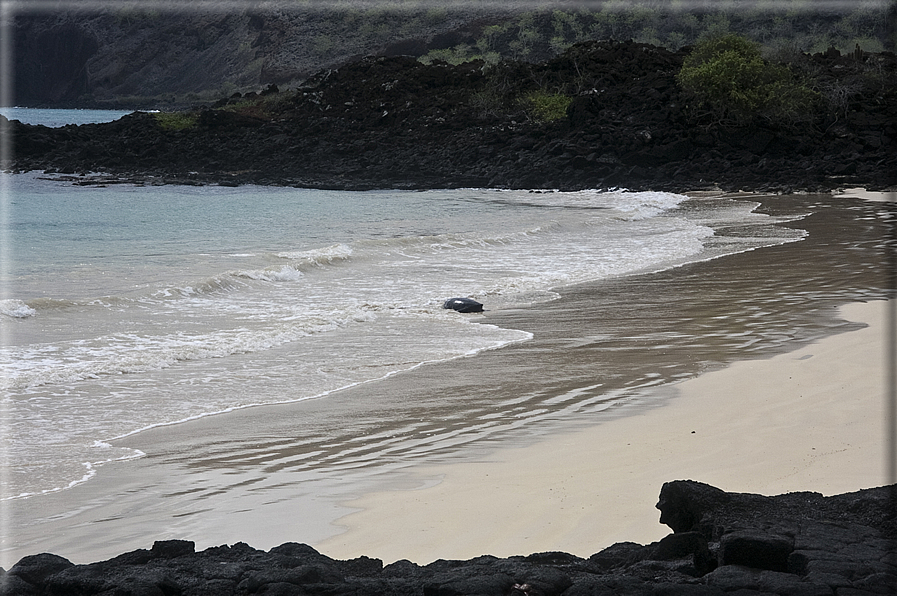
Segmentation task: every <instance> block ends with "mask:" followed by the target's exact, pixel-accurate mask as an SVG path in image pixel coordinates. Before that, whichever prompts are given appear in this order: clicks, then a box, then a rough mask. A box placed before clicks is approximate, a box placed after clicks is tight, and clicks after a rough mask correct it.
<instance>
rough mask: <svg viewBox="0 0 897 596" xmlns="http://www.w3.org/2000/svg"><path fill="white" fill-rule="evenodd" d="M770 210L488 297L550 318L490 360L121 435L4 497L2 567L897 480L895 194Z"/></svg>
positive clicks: (530, 324)
mask: <svg viewBox="0 0 897 596" xmlns="http://www.w3.org/2000/svg"><path fill="white" fill-rule="evenodd" d="M700 200H702V201H721V203H720V206H721V207H725V206H726V205H727V204H728V203H727V201H728V200H729V199H728V198H713V197H707V198H702V199H700ZM763 210H764V212H769V213H771V214H773V215H776V214H781V215H783V216H784V217H786V220H787V221H788V222H790V223H785V224H783V225H784V226H787V227H793V228H799V229H802V230H807V236H806V238H805V239H803V240H801V241H799V242H790V243H784V244H780V245H776V246H770V247H767V248H763V249H761V250H756V251H747V252H743V253H739V254H735V255H730V256H727V257H725V258H719V259H711V260H707V261H703V262H699V263H693V264H690V265H687V266H683V267H678V268H671V269H665V270H663V271H658V272H649V273H646V274H644V275H637V276H631V277H630V276H625V277H621V278H615V279H608V280H604V281H602V282H600V283H595V284H582V285H577V286H569V287H566V288H564V289H563V292H562V294H563V296H562V298H560V299H558V300H555V301H552V302H548V303H545V304H543V305H540V306H539V307H538V308H519V309H517V308H510V309H496V310H494V311H491V312H487V313H485V314H484V315H482V317H483V318H482V319H478V320H479V321H482V322H483V323H485V324H493V325H497V326H499V327H501V328H504V329H516V330H522V331H526V332H528V333H531V334H532V336H533V337H532V339H531V340H529V341H524V342H519V343H515V344H512V345H509V346H506V347H504V348H502V349H499V350H491V351H486V352H482V353H479V354H477V355H476V356H475V357H471V358H462V359H459V360H452V361H448V362H441V363H436V364H432V365H427V366H420V367H417V368H415V369H413V370H409V371H407V372H405V373H402V374H398V375H394V376H391V377H389V378H386V379H384V380H381V381H378V382H376V383H363V384H360V385H357V386H354V387H351V388H349V389H346V390H343V391H340V392H337V393H335V394H333V395H330V396H328V397H327V398H325V399H315V400H308V401H300V402H296V403H290V404H282V405H270V406H258V407H251V408H245V409H239V410H235V411H232V412H229V413H226V414H222V415H216V416H208V417H203V418H199V419H197V420H193V421H190V422H185V423H181V424H174V425H166V426H160V427H157V428H153V429H150V430H147V431H143V432H140V433H136V434H132V435H128V436H126V437H124V438H121V439H116V440H114V441H112V442H113V443H114V445H115V447H116V448H125V449H130V450H137V451H139V452H140V453H142V454H143V456H142V457H140V458H138V459H134V460H128V461H123V462H112V463H108V464H105V465H102V466H98V467H97V468H96V475H95V476H94V477H92V478H91V479H90V480H89V481H87V482H84V483H82V484H79V485H77V486H75V487H73V488H71V489H68V490H61V491H57V492H52V493H48V494H45V495H41V496H40V497H37V498H25V499H15V500H10V501H3V502H2V503H0V522H2V525H4V527H5V528H7V529H8V530H7V534H6V536H5V537H4V540H3V543H2V545H0V566H4V567H6V568H9V566H10V565H12V564H13V563H15V562H16V561H18V560H19V559H20V558H21V557H23V556H26V555H31V554H35V553H39V552H51V553H54V554H58V555H60V556H63V557H66V558H68V559H70V560H71V561H73V562H76V563H89V562H93V561H100V560H103V559H108V558H111V557H114V556H116V555H118V554H121V553H124V552H128V551H130V550H134V549H138V548H149V547H151V546H152V544H153V542H154V541H155V540H167V539H182V540H192V541H194V542H195V543H196V548H197V549H205V548H208V547H212V546H218V545H222V544H234V543H237V542H245V543H247V544H250V545H251V546H253V547H255V548H258V549H264V550H267V549H270V548H273V547H275V546H277V545H279V544H282V543H285V542H301V543H306V544H310V545H312V546H314V547H315V548H318V549H319V550H320V551H321V552H322V553H325V554H327V555H329V556H332V557H337V558H349V557H355V556H358V555H360V554H364V555H367V556H371V557H377V558H381V559H383V560H384V561H387V562H389V561H394V560H398V559H403V558H407V559H410V560H413V561H415V562H418V563H427V562H429V561H432V560H434V559H437V558H470V557H475V556H478V555H481V554H492V555H496V556H505V555H513V554H529V553H533V552H540V551H549V550H561V551H567V552H571V553H573V554H577V555H583V556H588V555H590V554H592V553H595V552H597V551H599V550H601V549H602V548H604V547H606V546H608V545H610V544H613V543H615V542H620V541H633V542H640V543H649V542H651V541H653V540H657V539H658V538H660V537H662V536H664V535H666V534H667V533H668V529H667V528H666V526H662V525H660V524H659V523H658V517H659V513H658V512H657V510H656V509H654V505H655V503H656V500H657V495H658V494H659V492H660V488H661V486H662V484H663V483H664V482H666V481H669V480H676V479H693V480H698V481H702V482H706V483H709V484H713V485H716V486H718V487H720V488H722V489H723V490H726V491H745V492H758V493H763V494H776V493H782V492H786V491H793V490H811V491H818V492H822V493H824V494H835V493H842V492H847V491H852V490H857V489H860V488H866V487H872V486H878V485H881V484H884V483H885V482H886V481H887V478H886V474H885V468H884V455H883V454H884V446H885V437H886V436H887V435H886V429H885V422H884V421H885V419H886V416H885V406H884V403H883V393H884V373H885V369H886V367H885V362H884V357H885V350H884V345H885V335H886V331H887V330H886V327H887V325H886V317H885V315H886V309H885V306H884V305H885V302H884V301H883V298H884V297H885V296H886V295H887V294H886V293H885V291H884V290H883V288H882V285H881V284H882V283H883V282H884V281H885V280H886V275H884V267H885V266H886V260H885V259H883V256H882V255H883V253H882V251H881V250H880V240H881V238H882V237H883V234H884V231H883V228H882V227H880V226H878V225H872V224H870V222H873V223H874V222H875V219H876V210H875V207H874V203H871V202H869V201H858V200H856V199H855V198H847V197H845V198H838V197H831V196H826V195H807V196H799V195H794V196H787V197H771V198H769V199H768V200H764V205H763ZM806 213H813V215H812V216H810V217H806V218H799V219H797V220H794V221H792V220H791V219H788V218H791V217H794V216H795V215H797V216H800V215H801V214H806ZM761 219H762V216H761ZM748 231H749V229H745V228H742V227H734V228H732V229H725V230H721V231H720V233H719V235H718V236H717V237H716V240H717V241H718V242H721V243H725V242H727V241H729V239H730V238H731V237H733V236H734V237H738V236H739V235H741V234H744V233H747V232H748ZM860 301H868V303H861V302H860ZM844 305H847V306H846V307H845V306H844ZM476 316H478V317H479V316H481V315H476Z"/></svg>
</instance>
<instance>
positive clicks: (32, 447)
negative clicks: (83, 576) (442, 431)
mask: <svg viewBox="0 0 897 596" xmlns="http://www.w3.org/2000/svg"><path fill="white" fill-rule="evenodd" d="M10 110H13V109H11V108H10V109H6V108H5V109H4V110H3V111H2V113H4V115H7V116H8V117H11V118H19V119H22V120H23V121H28V122H32V123H38V124H46V125H48V126H62V125H65V124H81V123H87V122H101V121H108V120H112V119H115V118H117V117H120V116H121V115H123V114H124V113H126V112H113V111H106V110H100V111H97V110H28V109H21V108H15V109H14V110H15V111H14V112H10ZM0 190H2V196H0V388H2V398H0V399H2V405H0V425H2V433H0V436H2V444H0V449H2V459H3V461H2V466H0V471H2V480H3V481H2V483H0V484H2V489H0V490H2V492H0V499H23V498H33V497H36V496H39V495H41V494H45V493H54V492H58V491H62V490H65V489H67V488H71V487H74V486H77V485H79V484H81V483H84V482H88V481H89V480H90V479H91V478H92V477H93V476H94V475H95V474H96V473H97V469H98V468H99V467H100V466H102V465H103V464H104V463H108V462H110V461H122V460H128V459H133V458H140V457H142V456H143V454H142V453H141V452H140V451H139V450H136V449H131V448H125V447H115V446H113V445H112V444H111V443H110V442H112V441H114V440H115V439H119V438H122V437H126V436H129V435H133V434H135V433H139V432H140V431H141V430H146V429H150V428H155V427H159V426H163V425H171V424H176V423H179V422H183V421H188V420H193V419H196V418H199V417H203V416H208V415H211V414H216V413H222V412H228V411H233V410H237V409H241V408H246V407H250V406H254V405H261V404H277V403H287V402H297V401H302V400H309V399H316V398H317V399H327V397H328V396H329V395H332V394H333V393H334V392H337V391H339V390H340V389H344V388H348V387H353V386H357V385H359V384H363V383H376V382H377V381H378V380H382V379H385V378H388V377H390V376H392V375H396V374H401V373H402V372H403V371H409V370H412V369H415V368H417V367H420V366H421V365H423V364H426V363H432V362H441V361H447V360H451V359H458V358H467V357H470V356H473V355H475V354H477V353H480V352H482V351H484V350H495V349H500V348H501V347H503V346H507V345H509V344H512V343H515V342H525V341H527V340H528V339H529V338H530V334H529V333H527V332H524V331H520V330H517V329H513V328H502V327H500V326H497V325H495V324H490V323H489V322H488V320H487V319H486V318H484V317H483V315H478V314H460V313H456V312H454V311H451V310H446V309H444V308H442V305H443V302H444V301H445V300H447V299H449V298H452V297H456V296H465V297H472V298H474V299H476V300H479V301H480V302H482V303H484V305H485V308H486V309H487V311H489V312H497V311H502V310H504V309H512V308H518V307H528V306H533V305H538V304H539V303H543V302H547V301H551V300H554V299H555V298H557V297H558V296H559V291H561V289H562V288H563V287H565V286H570V285H574V284H579V283H584V282H592V281H596V280H603V279H609V278H614V277H622V276H629V275H635V274H639V273H644V272H648V271H658V270H663V269H668V268H673V267H677V266H680V265H683V264H686V263H690V262H694V261H702V260H707V259H713V258H716V257H720V256H723V255H726V254H732V253H737V252H743V251H749V250H753V249H756V248H759V247H762V246H770V245H776V244H783V243H788V242H794V241H798V240H800V239H802V238H803V237H804V232H803V231H802V230H800V229H795V228H791V227H783V226H780V225H777V224H780V223H782V222H785V221H791V220H794V219H795V218H799V217H800V216H794V215H791V216H780V217H772V216H768V215H762V214H759V213H755V211H754V209H755V208H756V206H757V203H756V202H754V201H751V200H733V199H715V200H707V199H690V198H688V197H686V196H683V195H676V194H670V193H657V192H638V193H636V192H626V191H617V192H598V191H582V192H569V193H567V192H563V193H562V192H527V191H499V190H483V189H460V190H431V191H425V192H415V191H393V190H383V191H368V192H339V191H320V190H308V189H297V188H283V187H254V186H244V187H239V188H229V187H218V186H205V187H193V186H186V187H181V186H134V185H109V186H106V187H98V186H83V185H78V184H74V183H73V182H72V181H71V180H65V179H54V178H53V177H51V176H44V175H42V174H40V173H36V172H32V173H28V174H18V175H7V174H4V175H2V177H0ZM592 399H594V398H592ZM534 407H535V406H534Z"/></svg>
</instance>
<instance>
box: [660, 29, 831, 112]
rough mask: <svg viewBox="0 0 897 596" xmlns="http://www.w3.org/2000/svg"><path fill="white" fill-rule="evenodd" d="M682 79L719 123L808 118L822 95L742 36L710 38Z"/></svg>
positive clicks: (701, 45)
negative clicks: (769, 60)
mask: <svg viewBox="0 0 897 596" xmlns="http://www.w3.org/2000/svg"><path fill="white" fill-rule="evenodd" d="M676 79H677V81H678V83H679V84H680V85H681V86H682V88H683V89H685V90H686V91H687V92H689V93H690V94H691V95H692V96H693V97H694V98H695V99H696V101H697V102H699V103H700V104H702V105H703V106H705V107H706V108H707V109H709V110H710V112H711V113H712V115H713V116H714V117H715V118H716V119H718V120H719V121H729V122H733V123H746V122H749V121H751V120H755V119H764V120H767V121H770V122H774V123H778V124H792V123H795V122H799V121H801V120H806V119H808V118H809V117H810V114H811V113H812V108H813V106H814V104H815V103H816V102H817V100H818V99H819V94H818V93H817V92H815V91H813V90H812V89H810V88H809V87H808V86H807V85H806V84H804V83H803V82H801V81H800V80H798V79H797V78H796V77H795V76H794V74H793V73H792V72H791V70H790V69H789V68H788V67H787V66H784V65H779V64H772V63H770V62H767V61H766V60H764V59H763V58H762V56H761V54H760V46H759V45H758V44H756V43H753V42H751V41H748V40H747V39H745V38H743V37H741V36H738V35H733V34H729V35H722V36H720V37H714V38H707V39H704V40H702V41H700V42H698V44H697V45H696V46H695V48H694V50H692V52H691V53H690V54H689V55H688V56H687V57H686V58H685V60H684V62H683V64H682V70H681V71H680V72H679V74H678V75H677V76H676Z"/></svg>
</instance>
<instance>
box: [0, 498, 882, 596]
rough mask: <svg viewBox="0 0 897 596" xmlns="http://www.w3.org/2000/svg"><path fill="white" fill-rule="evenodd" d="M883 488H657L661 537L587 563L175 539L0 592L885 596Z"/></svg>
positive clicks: (36, 568)
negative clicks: (408, 556) (409, 556)
mask: <svg viewBox="0 0 897 596" xmlns="http://www.w3.org/2000/svg"><path fill="white" fill-rule="evenodd" d="M895 490H897V486H890V487H882V488H874V489H867V490H861V491H858V492H854V493H847V494H843V495H837V496H831V497H823V496H822V495H820V494H818V493H811V492H801V493H789V494H784V495H779V496H775V497H767V496H761V495H756V494H745V493H728V492H724V491H722V490H720V489H718V488H715V487H712V486H709V485H707V484H702V483H699V482H694V481H690V480H688V481H674V482H668V483H666V484H664V485H663V487H662V489H661V492H660V498H659V502H658V503H657V508H658V509H660V512H661V515H660V522H661V523H664V524H666V525H667V526H669V527H670V528H671V529H672V530H673V533H672V534H669V535H667V536H666V537H665V538H663V539H661V540H660V541H658V542H655V543H652V544H649V545H639V544H635V543H632V542H624V543H618V544H614V545H613V546H610V547H609V548H606V549H604V550H602V551H600V552H598V553H596V554H594V555H592V556H590V557H589V558H580V557H576V556H573V555H570V554H566V553H562V552H545V553H536V554H531V555H528V556H514V557H509V558H507V559H499V558H496V557H492V556H488V555H484V556H481V557H477V558H475V559H471V560H468V561H449V560H438V561H435V562H433V563H430V564H428V565H418V564H415V563H412V562H410V561H407V560H402V561H397V562H395V563H391V564H389V565H386V566H384V565H383V562H382V561H380V560H379V559H374V558H369V557H367V556H362V557H359V558H356V559H352V560H334V559H332V558H330V557H327V556H326V555H324V554H321V553H319V552H317V551H316V550H315V549H313V548H312V547H310V546H307V545H304V544H298V543H287V544H282V545H280V546H278V547H275V548H272V549H271V550H269V551H267V552H265V551H260V550H256V549H254V548H252V547H251V546H249V545H247V544H243V543H238V544H234V545H230V546H228V545H222V546H217V547H212V548H208V549H206V550H203V551H201V552H196V551H195V547H194V543H193V542H189V541H182V540H168V541H159V542H156V543H155V544H153V546H152V548H151V549H149V550H145V549H141V550H136V551H132V552H129V553H124V554H122V555H119V556H117V557H115V558H113V559H109V560H108V561H103V562H97V563H92V564H88V565H74V564H72V563H71V562H70V561H68V560H67V559H65V558H63V557H59V556H57V555H52V554H46V553H45V554H38V555H32V556H28V557H25V558H23V559H22V560H20V561H19V562H18V563H16V564H15V565H14V566H13V567H12V568H11V569H10V570H9V571H8V572H2V573H0V595H2V596H7V595H9V596H12V595H17V596H31V595H34V596H38V595H50V594H80V595H83V596H89V595H94V594H97V595H99V594H146V595H150V594H153V595H166V596H167V595H175V594H177V595H182V596H194V595H195V596H199V595H212V594H214V595H216V596H220V595H224V594H247V595H248V594H278V595H283V596H287V595H294V594H295V595H300V594H303V595H304V594H329V595H343V594H346V595H348V594H365V595H368V596H375V595H380V594H383V595H386V594H394V595H402V594H407V595H412V594H414V595H420V594H423V595H425V596H474V595H482V596H491V595H495V596H509V595H513V596H586V595H588V596H600V595H611V594H614V595H633V596H636V595H638V596H642V595H645V596H647V595H660V594H663V595H674V594H682V595H686V594H688V595H695V596H722V595H724V594H745V595H746V594H758V595H760V594H776V595H780V596H791V595H806V596H817V595H818V596H834V595H838V596H847V595H850V596H864V595H870V596H871V595H872V594H893V593H894V590H895V588H897V564H895V560H894V549H893V545H894V539H895V538H897V520H895V508H894V503H895V501H894V498H895ZM372 554H374V553H372Z"/></svg>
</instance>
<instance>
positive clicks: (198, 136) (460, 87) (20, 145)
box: [4, 41, 897, 192]
mask: <svg viewBox="0 0 897 596" xmlns="http://www.w3.org/2000/svg"><path fill="white" fill-rule="evenodd" d="M689 50H690V48H683V49H681V50H679V51H676V52H672V51H669V50H667V49H664V48H660V47H656V46H653V45H648V44H642V43H636V42H632V41H627V42H614V41H604V42H585V43H582V44H577V45H575V46H572V47H571V48H569V49H568V50H567V51H565V52H564V53H563V54H561V55H560V56H558V57H556V58H552V59H550V60H546V61H543V62H539V63H528V62H520V61H503V62H499V63H497V64H495V65H488V64H485V63H484V62H483V61H479V60H475V61H471V62H465V63H462V64H459V65H451V64H448V63H445V62H438V61H437V62H433V63H432V64H423V63H421V62H420V61H418V60H415V59H414V58H411V57H407V56H396V57H385V56H381V57H367V58H362V59H359V60H357V61H354V62H351V63H348V64H346V65H344V66H342V67H340V68H339V69H327V70H322V71H320V72H318V73H317V74H315V75H314V76H311V77H310V78H308V79H307V80H306V81H304V82H303V84H301V85H300V86H299V87H297V88H295V89H291V90H288V89H283V90H281V89H279V88H278V87H277V86H276V85H268V86H267V87H265V88H263V89H258V91H259V93H256V92H252V93H245V94H240V93H234V94H232V95H231V96H229V97H224V98H221V99H220V100H218V101H217V102H214V103H212V104H209V105H207V106H203V107H202V108H200V109H195V110H186V111H182V112H170V113H164V112H163V113H142V112H138V113H135V114H132V115H130V116H126V117H124V118H122V119H120V120H118V121H116V122H113V123H108V124H97V125H83V126H66V127H63V128H60V129H50V128H46V127H42V126H31V125H25V124H21V123H18V122H15V121H14V122H12V123H11V124H10V132H11V133H12V137H13V139H14V147H13V149H14V157H13V159H12V161H11V162H9V163H6V164H4V166H5V167H6V168H9V169H12V170H13V171H26V170H44V171H46V172H48V173H56V174H66V175H67V174H79V173H88V172H103V173H106V174H110V175H111V176H107V177H100V178H97V177H94V178H92V179H84V180H81V181H80V182H82V183H111V182H116V181H129V182H137V183H144V184H160V183H166V182H176V183H188V184H191V183H192V184H201V183H220V184H226V185H238V184H245V183H254V184H281V185H292V186H301V187H310V188H337V189H370V188H457V187H494V188H533V189H537V188H559V189H580V188H613V187H625V188H630V189H633V190H636V189H653V190H671V191H684V190H697V189H704V188H720V189H723V190H732V191H737V190H754V191H768V192H776V191H781V192H787V191H795V190H806V191H825V190H831V189H834V188H841V187H845V186H857V185H862V186H867V187H869V188H871V189H885V188H891V187H894V186H897V146H895V145H897V84H895V83H894V81H895V80H897V57H895V55H894V54H893V53H891V52H881V53H877V54H872V53H868V52H863V51H862V50H859V49H857V50H856V51H855V52H853V53H851V54H848V55H842V54H841V53H840V52H839V51H837V50H835V49H831V50H829V51H826V52H822V53H816V54H812V55H810V54H800V55H797V56H795V57H794V58H793V60H792V62H791V63H789V64H788V67H789V68H790V69H791V71H792V72H794V73H795V76H797V77H801V78H802V79H803V80H806V81H809V83H808V86H809V87H812V88H813V91H812V93H813V97H815V99H814V100H813V102H812V103H808V104H807V105H806V106H805V107H802V109H800V110H798V117H796V118H794V117H793V118H792V119H791V120H789V121H787V122H782V121H780V120H776V119H775V118H767V117H765V115H764V114H762V113H760V114H757V115H756V117H753V118H750V119H748V120H743V121H731V120H727V119H725V118H720V117H719V116H718V115H715V114H714V113H713V112H711V111H708V110H706V109H704V108H703V107H702V106H701V104H700V102H699V101H697V100H696V99H695V97H694V96H693V95H691V94H689V93H687V92H686V91H684V90H683V89H682V87H681V86H680V84H679V83H678V82H677V78H676V76H677V73H679V72H680V70H681V68H682V64H683V60H684V59H685V57H686V56H687V55H688V52H689Z"/></svg>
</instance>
